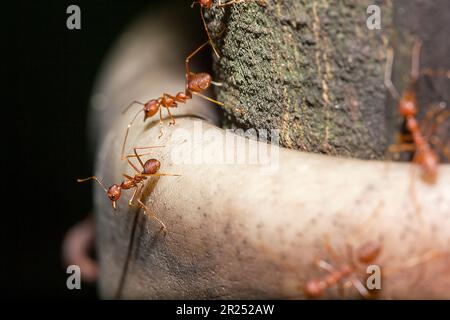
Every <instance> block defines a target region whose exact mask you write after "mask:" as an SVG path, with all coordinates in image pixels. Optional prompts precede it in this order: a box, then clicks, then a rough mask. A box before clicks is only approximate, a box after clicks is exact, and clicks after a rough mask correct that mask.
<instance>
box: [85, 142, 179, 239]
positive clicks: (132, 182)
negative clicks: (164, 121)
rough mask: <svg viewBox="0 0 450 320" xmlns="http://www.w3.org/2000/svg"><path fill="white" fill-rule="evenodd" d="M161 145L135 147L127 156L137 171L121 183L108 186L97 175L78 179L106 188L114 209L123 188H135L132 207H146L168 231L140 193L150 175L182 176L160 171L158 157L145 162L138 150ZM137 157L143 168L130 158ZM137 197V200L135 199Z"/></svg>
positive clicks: (131, 200) (131, 199) (129, 202)
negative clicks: (140, 197) (144, 201)
mask: <svg viewBox="0 0 450 320" xmlns="http://www.w3.org/2000/svg"><path fill="white" fill-rule="evenodd" d="M157 147H161V146H152V147H140V148H133V152H134V155H129V156H126V158H127V161H128V163H129V164H130V166H131V167H132V168H133V170H134V171H136V173H135V175H134V176H130V175H127V174H125V173H124V174H123V176H124V177H125V180H123V181H122V182H121V183H120V184H113V185H111V186H110V187H109V188H106V187H105V185H104V184H103V183H102V182H101V181H100V180H99V179H98V178H97V177H96V176H91V177H88V178H84V179H77V181H78V182H85V181H88V180H95V181H96V182H97V183H98V184H99V185H100V186H101V187H102V188H103V190H105V192H106V195H107V196H108V198H109V200H110V201H111V204H112V207H113V208H114V210H116V202H117V201H118V200H119V199H120V197H121V195H122V190H128V189H133V190H134V191H133V194H132V196H131V198H130V200H129V201H128V205H129V206H130V207H135V208H141V209H144V212H145V214H146V215H147V216H149V217H150V218H153V219H155V220H156V221H158V223H159V224H160V225H161V230H162V231H163V232H164V233H166V232H167V228H166V226H165V224H164V223H163V222H162V221H161V220H160V219H158V217H157V216H156V215H155V213H153V212H152V211H150V209H149V208H148V207H147V206H146V205H145V204H144V203H143V202H142V201H141V199H139V197H138V195H140V194H141V191H142V189H143V187H144V182H145V180H147V178H148V177H151V176H180V175H179V174H171V173H161V172H159V169H160V167H161V162H159V160H157V159H149V160H147V161H145V162H143V161H142V159H141V156H142V155H139V154H138V152H137V150H144V149H151V148H157ZM132 157H136V158H137V160H138V162H139V164H140V165H141V167H142V170H139V169H138V168H137V167H136V165H135V164H133V162H131V160H130V158H132ZM135 199H136V202H135V201H134V200H135Z"/></svg>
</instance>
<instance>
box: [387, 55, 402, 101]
mask: <svg viewBox="0 0 450 320" xmlns="http://www.w3.org/2000/svg"><path fill="white" fill-rule="evenodd" d="M393 61H394V50H393V49H392V48H389V49H388V51H387V57H386V68H385V70H384V86H385V87H386V89H387V90H388V91H389V93H390V94H391V96H392V97H393V98H394V99H395V100H399V99H400V94H399V93H398V90H397V88H396V87H395V86H394V84H393V83H392V64H393Z"/></svg>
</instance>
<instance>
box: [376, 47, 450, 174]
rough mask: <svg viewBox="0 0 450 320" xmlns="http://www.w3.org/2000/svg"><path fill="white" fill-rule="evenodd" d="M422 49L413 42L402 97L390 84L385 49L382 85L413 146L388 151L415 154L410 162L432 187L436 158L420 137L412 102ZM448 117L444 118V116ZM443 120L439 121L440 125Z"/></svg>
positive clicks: (429, 72) (428, 72)
mask: <svg viewBox="0 0 450 320" xmlns="http://www.w3.org/2000/svg"><path fill="white" fill-rule="evenodd" d="M421 48H422V42H421V41H419V40H416V41H415V42H414V46H413V50H412V58H411V59H412V62H411V72H410V79H409V84H408V86H407V88H406V89H405V90H404V91H403V93H402V95H401V96H400V94H399V93H398V91H397V89H396V88H395V86H394V84H393V83H392V80H391V74H392V63H393V50H392V48H389V49H388V54H387V63H386V70H385V78H384V83H385V86H386V88H387V89H388V91H389V93H390V94H391V95H392V97H393V98H394V99H395V100H397V101H398V110H399V113H400V115H401V116H402V117H403V118H404V119H405V124H406V128H407V130H408V132H409V134H410V135H411V138H412V142H413V144H412V145H411V144H401V145H398V146H396V145H394V146H390V147H389V151H391V152H398V151H415V153H414V158H413V162H415V163H418V164H419V165H420V166H421V168H422V172H423V178H424V180H425V181H426V182H428V183H434V182H435V181H436V178H437V169H438V162H439V157H438V155H437V154H436V152H435V151H434V150H433V149H432V148H431V145H430V142H429V141H428V137H427V136H426V135H424V132H423V130H422V128H421V126H420V125H419V122H418V120H417V117H416V116H417V112H418V103H417V98H416V91H415V86H416V84H417V81H418V79H419V76H420V63H419V60H420V51H421ZM424 74H426V75H428V76H445V77H448V76H449V75H450V72H441V71H438V72H435V71H433V70H431V69H426V70H425V72H424ZM445 117H448V116H445ZM442 121H443V120H441V122H442Z"/></svg>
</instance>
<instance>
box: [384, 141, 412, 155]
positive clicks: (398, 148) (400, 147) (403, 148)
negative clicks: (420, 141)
mask: <svg viewBox="0 0 450 320" xmlns="http://www.w3.org/2000/svg"><path fill="white" fill-rule="evenodd" d="M415 150H416V145H415V144H414V143H399V144H391V145H390V146H389V147H388V152H389V153H391V154H393V153H400V152H413V151H415Z"/></svg>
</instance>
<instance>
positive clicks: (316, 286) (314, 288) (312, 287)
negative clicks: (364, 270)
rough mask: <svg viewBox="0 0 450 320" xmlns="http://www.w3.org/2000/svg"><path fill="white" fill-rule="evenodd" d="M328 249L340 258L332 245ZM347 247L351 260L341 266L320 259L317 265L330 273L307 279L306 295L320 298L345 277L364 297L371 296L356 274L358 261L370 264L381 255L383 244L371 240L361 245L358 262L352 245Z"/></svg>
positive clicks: (357, 254)
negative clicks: (321, 276) (337, 266)
mask: <svg viewBox="0 0 450 320" xmlns="http://www.w3.org/2000/svg"><path fill="white" fill-rule="evenodd" d="M327 249H328V251H330V253H331V254H332V256H333V257H334V259H335V260H339V258H338V257H337V255H336V254H335V253H334V251H333V249H332V248H331V246H327ZM347 249H348V255H349V260H348V262H347V263H344V264H342V265H341V266H340V267H339V268H335V267H334V266H333V265H331V264H330V263H328V262H326V261H324V260H319V261H318V262H317V265H318V266H319V267H320V268H322V269H324V270H326V271H327V272H328V273H329V275H327V276H325V277H323V278H320V279H312V280H309V281H307V282H306V285H305V287H304V292H305V294H306V296H308V297H310V298H320V297H321V296H322V295H323V294H324V293H325V290H327V289H328V288H331V287H333V286H334V285H336V284H338V283H340V282H341V281H343V280H344V279H348V280H349V281H350V284H351V285H352V286H353V287H355V289H356V290H358V292H359V293H360V294H361V295H362V296H363V297H364V298H366V299H368V298H370V292H369V291H368V290H367V289H366V287H365V286H364V285H363V284H362V282H361V280H359V279H358V278H356V276H355V272H356V270H357V262H358V263H360V264H369V263H371V262H373V261H374V260H375V259H376V258H377V257H378V256H379V255H380V252H381V245H380V244H379V243H378V242H372V241H369V242H366V243H365V244H363V245H362V246H360V247H359V248H358V249H357V251H356V260H357V262H355V261H354V259H353V253H352V249H351V247H350V246H348V247H347Z"/></svg>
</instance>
